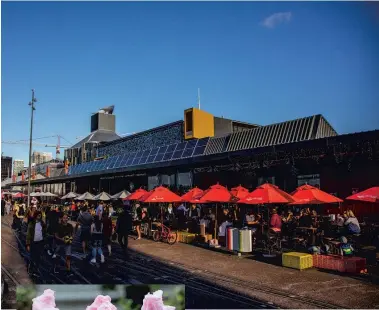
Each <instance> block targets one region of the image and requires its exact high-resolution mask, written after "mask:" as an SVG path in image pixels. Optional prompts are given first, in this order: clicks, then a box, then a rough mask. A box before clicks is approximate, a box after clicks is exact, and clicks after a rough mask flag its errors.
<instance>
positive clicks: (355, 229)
mask: <svg viewBox="0 0 379 310" xmlns="http://www.w3.org/2000/svg"><path fill="white" fill-rule="evenodd" d="M346 217H347V219H346V221H345V223H344V225H345V227H347V232H348V233H349V234H353V235H356V234H360V232H361V227H360V226H359V222H358V219H357V218H356V217H355V216H354V213H353V211H350V210H349V211H347V213H346Z"/></svg>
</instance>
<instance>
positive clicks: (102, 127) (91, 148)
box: [64, 106, 120, 165]
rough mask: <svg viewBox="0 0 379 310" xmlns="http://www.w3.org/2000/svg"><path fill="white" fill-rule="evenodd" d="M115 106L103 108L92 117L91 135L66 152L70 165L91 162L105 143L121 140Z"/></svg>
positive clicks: (65, 155) (66, 158)
mask: <svg viewBox="0 0 379 310" xmlns="http://www.w3.org/2000/svg"><path fill="white" fill-rule="evenodd" d="M113 110H114V106H110V107H108V108H103V109H101V110H99V111H98V112H97V113H94V114H93V115H92V116H91V133H90V134H89V135H88V136H86V137H85V138H83V139H82V140H80V141H79V142H77V143H76V144H75V145H73V146H72V147H70V148H68V149H66V150H65V151H64V157H65V160H67V161H68V162H69V163H70V165H77V164H80V163H85V162H90V161H92V160H94V159H95V158H96V156H97V147H98V146H99V145H101V143H103V142H108V141H113V140H117V139H119V138H120V136H119V135H118V134H116V132H115V130H116V116H115V115H113Z"/></svg>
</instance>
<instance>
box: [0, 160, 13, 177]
mask: <svg viewBox="0 0 379 310" xmlns="http://www.w3.org/2000/svg"><path fill="white" fill-rule="evenodd" d="M11 176H12V157H9V156H1V181H3V180H5V179H7V178H10V177H11Z"/></svg>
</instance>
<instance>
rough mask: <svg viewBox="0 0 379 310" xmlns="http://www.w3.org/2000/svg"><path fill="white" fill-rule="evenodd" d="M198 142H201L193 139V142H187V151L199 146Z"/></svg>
mask: <svg viewBox="0 0 379 310" xmlns="http://www.w3.org/2000/svg"><path fill="white" fill-rule="evenodd" d="M197 141H199V140H198V139H193V140H190V141H187V145H186V149H191V148H194V147H195V146H196V144H197Z"/></svg>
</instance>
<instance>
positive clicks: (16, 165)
mask: <svg viewBox="0 0 379 310" xmlns="http://www.w3.org/2000/svg"><path fill="white" fill-rule="evenodd" d="M23 170H24V161H23V160H22V159H15V160H14V161H13V174H14V175H16V176H17V175H18V174H19V173H21V171H23Z"/></svg>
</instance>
